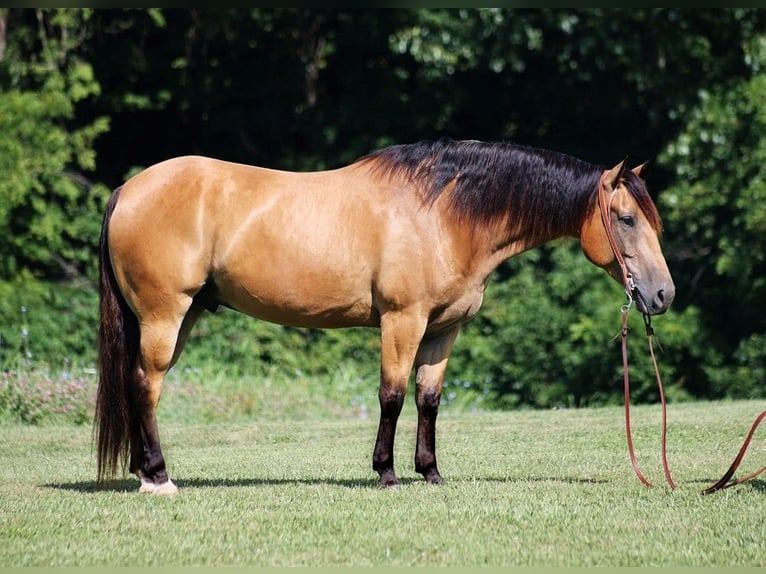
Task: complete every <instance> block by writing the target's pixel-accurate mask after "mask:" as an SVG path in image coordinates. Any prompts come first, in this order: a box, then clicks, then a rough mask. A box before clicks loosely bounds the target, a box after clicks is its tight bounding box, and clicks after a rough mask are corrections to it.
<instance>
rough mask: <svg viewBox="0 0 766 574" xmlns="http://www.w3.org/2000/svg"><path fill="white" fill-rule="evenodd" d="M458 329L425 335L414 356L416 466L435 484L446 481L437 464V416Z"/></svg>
mask: <svg viewBox="0 0 766 574" xmlns="http://www.w3.org/2000/svg"><path fill="white" fill-rule="evenodd" d="M458 332H459V329H454V330H452V331H449V332H448V333H445V334H443V335H440V336H438V337H434V338H432V339H424V340H423V342H422V343H421V344H420V348H419V349H418V354H417V356H416V358H415V372H416V376H415V382H416V395H415V402H416V404H417V407H418V438H417V446H416V449H415V470H416V471H417V472H419V473H420V474H422V475H423V476H424V477H425V479H426V481H428V482H430V483H432V484H438V483H441V482H443V479H442V477H441V475H440V474H439V469H438V467H437V466H436V417H437V415H438V414H439V401H440V400H441V394H442V384H443V382H444V372H445V371H446V369H447V359H448V358H449V355H450V352H451V350H452V345H453V343H454V342H455V339H456V338H457V335H458Z"/></svg>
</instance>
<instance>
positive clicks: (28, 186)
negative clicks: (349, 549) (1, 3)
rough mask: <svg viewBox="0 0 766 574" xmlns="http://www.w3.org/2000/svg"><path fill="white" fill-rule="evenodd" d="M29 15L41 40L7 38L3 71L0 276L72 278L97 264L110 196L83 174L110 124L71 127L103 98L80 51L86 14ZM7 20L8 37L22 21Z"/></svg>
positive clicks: (98, 121)
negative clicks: (80, 111)
mask: <svg viewBox="0 0 766 574" xmlns="http://www.w3.org/2000/svg"><path fill="white" fill-rule="evenodd" d="M35 13H36V17H37V18H36V19H37V22H38V24H39V26H38V28H37V32H38V33H37V37H36V38H35V37H34V36H33V35H32V34H31V33H24V32H31V30H25V29H24V28H23V26H22V27H21V30H20V33H19V34H11V35H10V36H9V42H8V48H7V54H6V56H5V60H4V61H3V62H2V66H1V67H0V86H2V87H3V88H4V89H3V91H2V93H0V132H2V133H3V137H2V138H1V139H0V171H1V172H2V173H3V174H4V177H3V178H2V179H0V229H2V230H4V232H3V233H2V234H0V253H1V254H2V255H0V277H5V278H13V277H15V276H17V275H19V274H21V273H22V272H23V271H24V270H28V271H32V272H33V273H35V274H38V275H40V276H46V277H69V278H72V277H76V276H78V275H80V274H82V273H84V272H86V271H87V266H88V264H90V263H92V260H93V255H92V253H93V247H94V245H95V244H96V240H97V237H98V230H99V213H100V211H101V208H102V207H103V205H104V200H105V197H106V196H107V193H106V188H105V187H104V186H103V185H100V184H98V185H94V184H92V183H91V182H89V181H88V180H87V178H86V177H85V176H84V175H83V174H82V171H92V170H94V169H95V167H96V165H95V152H94V149H93V143H94V140H95V138H96V137H97V136H98V135H99V134H101V133H103V132H105V131H106V130H107V129H108V127H109V122H108V119H107V118H106V117H98V118H95V119H94V120H93V121H92V122H90V123H87V124H82V123H79V122H77V121H75V105H76V104H77V103H78V102H80V101H86V100H87V99H89V98H91V97H93V96H97V95H98V94H99V84H98V82H97V81H96V79H95V77H94V75H93V69H92V67H91V66H90V64H89V63H87V62H85V61H83V60H81V59H80V58H79V57H78V56H77V53H76V51H77V49H78V47H79V43H80V42H81V41H82V39H81V38H82V36H81V33H82V32H83V29H87V28H86V22H87V20H88V16H89V11H88V10H48V9H46V10H43V9H39V10H36V12H35ZM11 14H12V15H13V16H15V15H16V14H17V13H16V12H12V13H11ZM21 15H23V16H26V15H28V14H25V13H23V12H22V14H21ZM2 16H7V15H6V14H3V15H2ZM7 20H8V24H7V25H8V26H9V27H10V29H11V30H12V31H15V27H16V26H19V25H21V24H22V21H21V19H19V20H17V19H16V18H14V17H10V16H7Z"/></svg>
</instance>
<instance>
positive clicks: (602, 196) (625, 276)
mask: <svg viewBox="0 0 766 574" xmlns="http://www.w3.org/2000/svg"><path fill="white" fill-rule="evenodd" d="M608 173H609V172H608V171H604V173H603V174H602V175H601V179H600V180H599V184H598V204H599V208H600V210H601V221H602V222H603V224H604V230H605V231H606V236H607V239H608V240H609V245H610V246H611V248H612V252H613V253H614V256H615V259H616V260H617V263H618V264H619V266H620V272H621V274H622V283H623V286H624V287H625V296H626V297H627V302H626V303H625V304H624V305H622V306H621V307H620V311H621V313H622V331H621V337H622V369H623V386H624V396H625V399H624V400H625V432H626V434H627V440H628V453H629V455H630V462H631V464H632V466H633V471H634V472H635V474H636V477H637V478H638V480H639V481H641V483H642V484H643V485H644V486H646V487H652V486H654V485H653V484H652V483H651V482H649V481H648V480H647V479H646V477H645V476H644V474H643V473H642V472H641V469H640V468H639V466H638V461H637V460H636V453H635V450H634V448H633V438H632V434H633V433H632V430H631V424H630V377H629V374H628V313H629V312H630V309H631V307H632V306H633V294H634V292H635V290H636V285H635V283H634V282H633V277H632V276H631V274H630V271H629V270H628V267H627V265H626V264H625V260H624V258H623V256H622V253H621V252H620V249H619V248H618V247H617V241H616V240H615V238H614V232H613V231H612V223H611V218H610V215H609V214H610V212H611V208H612V200H613V199H614V195H615V193H616V191H617V187H615V188H614V189H613V190H612V191H611V192H608V191H607V189H606V183H605V182H606V176H607V174H608ZM618 179H619V178H618ZM643 317H644V325H645V327H646V337H647V340H648V343H649V354H650V355H651V358H652V364H653V366H654V374H655V378H656V380H657V388H658V390H659V394H660V404H661V405H662V440H661V450H662V467H663V470H664V471H665V479H666V480H667V483H668V486H670V488H671V489H675V488H676V483H675V482H674V481H673V477H672V476H671V474H670V468H669V466H668V457H667V429H668V425H667V407H666V401H665V392H664V389H663V385H662V377H661V376H660V369H659V366H658V364H657V358H656V356H655V354H654V328H653V327H652V320H651V317H650V316H649V315H648V314H646V313H643ZM764 418H766V410H765V411H763V412H762V413H761V414H760V415H758V417H757V418H756V419H755V422H754V423H753V425H752V426H751V427H750V432H749V433H748V434H747V437H746V438H745V441H744V443H743V444H742V447H741V448H740V449H739V453H738V454H737V456H736V457H735V459H734V461H733V462H732V464H731V466H729V469H728V470H727V471H726V472H725V473H724V475H723V476H722V477H721V478H720V479H719V480H718V481H717V482H716V483H715V484H713V485H711V486H709V487H707V488H706V489H704V490H702V491H701V494H712V493H714V492H717V491H719V490H722V489H724V488H729V487H731V486H735V485H737V484H742V483H743V482H746V481H748V480H750V479H752V478H755V477H756V476H758V475H759V474H761V473H762V472H764V471H766V466H763V467H761V468H760V469H758V470H757V471H755V472H753V473H750V474H748V475H746V476H743V477H742V478H739V479H737V480H733V481H732V480H731V477H732V476H734V473H735V472H736V470H737V468H738V467H739V465H740V463H741V462H742V459H743V458H744V456H745V452H746V451H747V448H748V446H749V445H750V441H751V440H752V438H753V435H754V434H755V431H756V429H757V428H758V425H760V424H761V421H763V419H764Z"/></svg>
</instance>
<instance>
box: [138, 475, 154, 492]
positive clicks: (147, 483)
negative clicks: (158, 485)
mask: <svg viewBox="0 0 766 574" xmlns="http://www.w3.org/2000/svg"><path fill="white" fill-rule="evenodd" d="M139 478H140V479H141V486H139V487H138V493H139V494H151V493H152V492H154V483H153V482H152V481H151V480H149V479H148V478H144V477H143V476H141V477H139Z"/></svg>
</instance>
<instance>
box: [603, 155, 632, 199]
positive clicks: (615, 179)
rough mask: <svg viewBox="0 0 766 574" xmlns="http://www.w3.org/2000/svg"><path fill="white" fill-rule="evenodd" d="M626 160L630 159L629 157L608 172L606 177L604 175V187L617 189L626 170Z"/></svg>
mask: <svg viewBox="0 0 766 574" xmlns="http://www.w3.org/2000/svg"><path fill="white" fill-rule="evenodd" d="M626 161H628V158H625V159H624V160H622V161H621V162H620V163H618V164H617V165H616V166H614V167H613V168H612V169H610V170H609V171H608V172H606V177H604V187H606V188H607V189H608V190H609V191H611V190H613V189H615V188H616V187H617V184H618V183H619V182H620V178H621V177H622V172H623V171H625V162H626Z"/></svg>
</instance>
